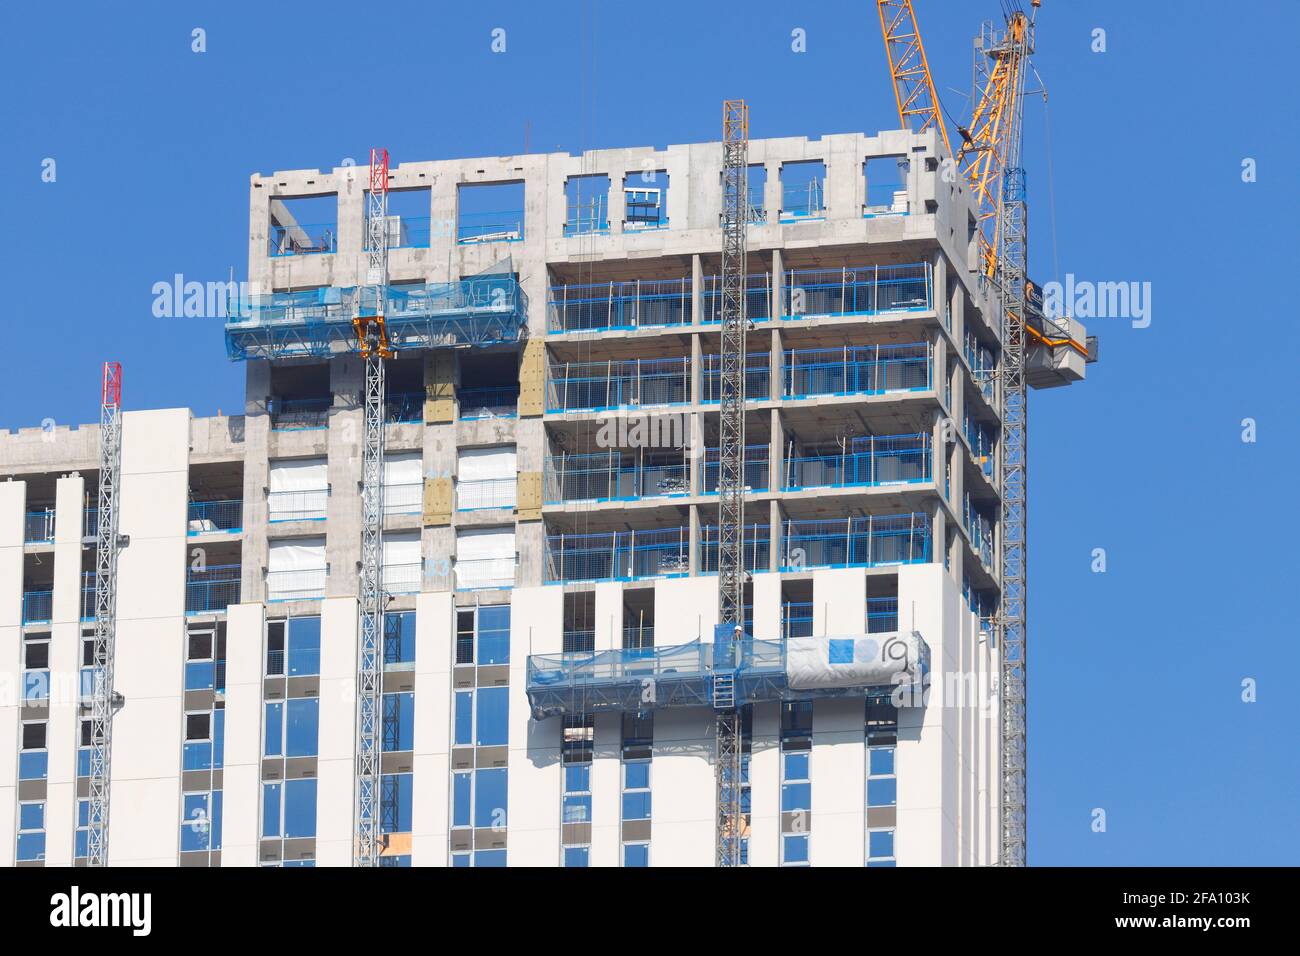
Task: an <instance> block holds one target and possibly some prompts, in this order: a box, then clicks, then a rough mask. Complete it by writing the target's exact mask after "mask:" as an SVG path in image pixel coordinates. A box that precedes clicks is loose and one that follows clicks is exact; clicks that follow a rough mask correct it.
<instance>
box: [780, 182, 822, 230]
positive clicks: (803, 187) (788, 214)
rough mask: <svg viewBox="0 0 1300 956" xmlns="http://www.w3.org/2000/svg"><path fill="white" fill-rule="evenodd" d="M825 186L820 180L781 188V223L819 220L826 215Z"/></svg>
mask: <svg viewBox="0 0 1300 956" xmlns="http://www.w3.org/2000/svg"><path fill="white" fill-rule="evenodd" d="M825 195H826V193H825V184H824V183H823V181H822V180H821V179H810V180H808V181H807V182H806V183H799V184H798V185H791V186H786V185H782V187H781V222H798V221H799V220H800V219H820V218H821V217H823V216H825V215H826V201H825Z"/></svg>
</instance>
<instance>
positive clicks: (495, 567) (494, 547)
mask: <svg viewBox="0 0 1300 956" xmlns="http://www.w3.org/2000/svg"><path fill="white" fill-rule="evenodd" d="M514 581H515V532H514V528H467V529H465V530H463V531H458V532H457V533H456V587H458V588H461V589H466V588H491V587H509V586H510V585H512V584H514Z"/></svg>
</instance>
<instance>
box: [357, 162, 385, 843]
mask: <svg viewBox="0 0 1300 956" xmlns="http://www.w3.org/2000/svg"><path fill="white" fill-rule="evenodd" d="M366 247H367V270H366V287H365V289H363V290H359V292H358V298H357V309H358V314H357V316H356V318H355V319H354V320H353V324H354V326H355V328H356V333H357V341H358V343H359V345H360V349H361V356H362V360H363V361H364V363H365V396H364V422H363V425H362V430H363V435H362V450H361V455H362V458H361V582H360V583H361V587H360V600H359V602H358V627H357V754H356V759H357V783H356V844H355V846H354V847H353V864H354V865H355V866H378V865H379V854H380V851H381V849H382V848H381V846H380V843H381V840H382V837H381V835H380V830H381V826H380V819H379V817H380V812H381V804H382V799H381V796H380V792H379V790H380V758H381V756H382V751H383V740H382V737H381V728H380V723H381V721H382V716H381V712H380V705H381V696H380V691H381V687H380V677H381V674H380V662H381V652H382V643H381V641H382V635H383V629H384V582H383V567H384V564H383V549H384V360H385V359H386V358H388V357H389V356H390V355H391V354H392V353H391V351H390V349H389V345H388V335H387V331H386V329H385V326H384V302H385V297H386V292H387V285H388V150H386V149H372V150H371V151H370V191H369V193H368V194H367V200H366Z"/></svg>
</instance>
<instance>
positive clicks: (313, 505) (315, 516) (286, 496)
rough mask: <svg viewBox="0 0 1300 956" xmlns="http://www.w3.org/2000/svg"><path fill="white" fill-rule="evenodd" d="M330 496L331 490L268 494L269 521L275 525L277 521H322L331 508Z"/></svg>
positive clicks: (309, 489) (321, 489)
mask: <svg viewBox="0 0 1300 956" xmlns="http://www.w3.org/2000/svg"><path fill="white" fill-rule="evenodd" d="M329 495H330V492H329V488H306V489H303V490H301V491H270V492H267V495H266V507H267V517H268V520H269V521H270V522H271V523H273V524H274V523H275V522H277V521H320V520H322V519H324V517H325V510H326V508H327V507H328V506H329Z"/></svg>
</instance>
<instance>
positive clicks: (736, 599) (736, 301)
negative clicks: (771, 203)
mask: <svg viewBox="0 0 1300 956" xmlns="http://www.w3.org/2000/svg"><path fill="white" fill-rule="evenodd" d="M748 154H749V107H748V106H746V105H745V101H744V100H727V101H726V102H725V103H724V104H723V106H722V381H721V406H720V412H719V415H718V427H719V448H718V620H719V626H718V633H717V637H716V639H715V642H714V678H713V706H714V710H715V711H716V712H717V738H716V744H715V752H714V758H715V763H714V769H715V774H716V782H717V796H718V802H717V813H718V819H717V841H716V848H717V861H716V862H717V865H718V866H739V865H740V863H741V842H742V840H743V837H744V832H743V831H744V825H745V823H744V817H743V814H742V812H741V799H740V798H741V784H742V781H741V777H742V775H743V774H742V769H743V768H742V762H743V756H742V753H741V748H742V744H743V741H742V728H741V712H740V709H739V708H738V707H737V705H736V699H735V682H734V669H735V666H736V660H735V646H734V644H733V641H734V638H735V636H736V635H737V634H738V633H739V632H741V631H743V629H744V626H745V567H744V563H743V559H744V555H743V547H742V545H743V540H742V539H743V534H744V527H745V481H744V467H745V333H746V331H747V328H746V326H747V324H748V319H747V317H746V315H745V269H746V262H745V229H746V225H747V222H748V218H749V216H748V211H749V202H748V198H747V196H746V192H747V189H746V186H747V173H748V162H747V160H748Z"/></svg>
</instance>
